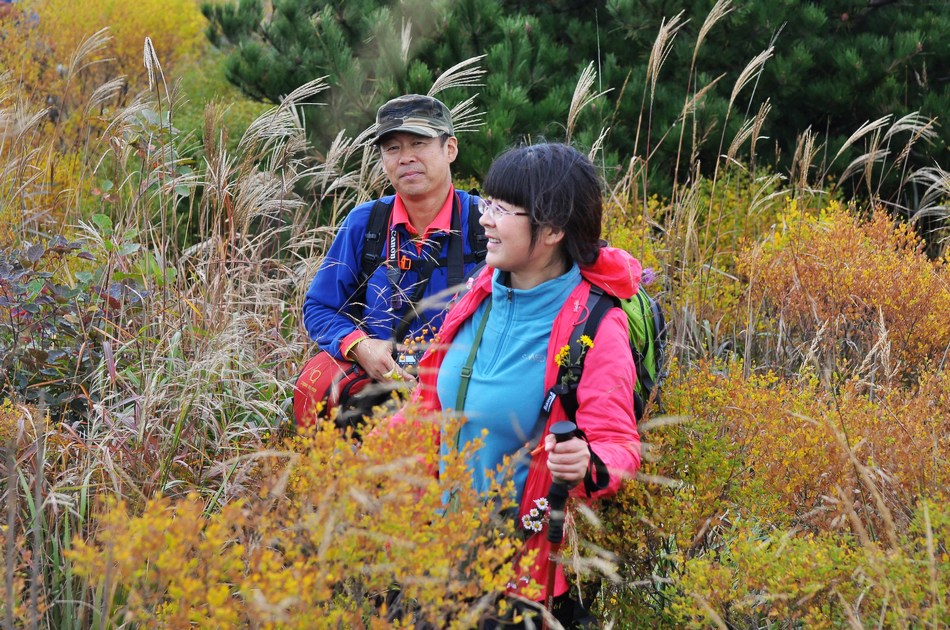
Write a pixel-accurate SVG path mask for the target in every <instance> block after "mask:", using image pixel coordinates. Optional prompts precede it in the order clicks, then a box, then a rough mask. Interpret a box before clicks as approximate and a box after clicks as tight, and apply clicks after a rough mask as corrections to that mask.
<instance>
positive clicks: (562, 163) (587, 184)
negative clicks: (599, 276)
mask: <svg viewBox="0 0 950 630" xmlns="http://www.w3.org/2000/svg"><path fill="white" fill-rule="evenodd" d="M482 190H483V192H484V194H485V196H486V197H491V198H493V199H497V200H499V201H503V202H504V201H507V202H508V203H510V204H513V205H516V206H521V207H522V208H524V209H525V211H527V213H528V215H529V216H530V219H531V247H532V249H533V248H534V246H535V244H536V243H537V241H538V238H539V236H540V230H541V228H542V227H544V226H547V227H550V228H552V229H554V230H559V231H562V232H564V240H563V241H562V242H563V245H564V253H565V255H567V257H568V258H569V259H570V260H572V261H574V262H576V263H577V264H578V265H581V266H584V265H590V264H592V263H593V262H594V261H596V260H597V255H598V253H599V252H600V229H601V226H600V223H601V219H602V217H603V213H604V201H603V191H602V188H601V183H600V178H599V177H598V176H597V171H596V170H595V169H594V165H593V164H592V163H591V161H590V159H588V158H587V156H586V155H584V154H583V153H581V152H580V151H578V150H577V149H575V148H573V147H571V146H568V145H566V144H556V143H545V144H535V145H528V146H522V147H517V148H514V149H510V150H508V151H506V152H505V153H503V154H502V155H501V156H499V157H498V158H496V159H495V161H494V162H492V165H491V167H490V168H489V169H488V174H487V175H486V176H485V182H484V184H483V185H482Z"/></svg>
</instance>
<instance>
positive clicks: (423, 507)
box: [70, 421, 540, 628]
mask: <svg viewBox="0 0 950 630" xmlns="http://www.w3.org/2000/svg"><path fill="white" fill-rule="evenodd" d="M328 426H329V424H325V425H324V427H322V428H320V429H318V430H316V431H315V432H313V433H309V434H307V435H303V436H299V437H296V438H294V439H292V440H291V441H290V442H289V443H287V445H286V447H287V448H286V449H285V450H284V449H281V450H275V451H273V452H270V453H264V454H261V456H260V457H259V464H260V468H259V470H260V471H261V475H262V478H261V481H262V483H261V485H260V486H259V491H258V492H256V493H255V494H254V495H252V496H247V497H245V498H244V499H243V500H240V501H236V502H233V503H231V504H229V505H227V506H225V507H223V508H221V509H220V510H210V509H209V508H208V506H207V505H206V502H205V501H204V500H202V499H201V498H200V497H199V496H198V495H196V494H191V495H189V496H188V497H186V498H184V499H180V500H177V501H171V500H169V499H167V498H160V499H156V500H152V501H150V502H149V503H148V504H147V505H146V506H145V509H144V511H143V512H142V513H141V514H129V513H128V511H127V509H126V508H125V506H123V505H122V504H108V503H107V504H106V505H104V507H103V515H102V517H101V518H100V521H99V528H98V530H97V531H96V532H94V536H93V537H92V538H91V539H89V540H82V539H80V538H78V537H77V539H76V540H75V541H74V545H73V547H74V550H73V551H72V552H71V553H70V558H71V561H72V563H73V568H74V570H75V571H76V572H77V573H78V574H80V575H83V576H86V577H87V578H88V579H90V580H93V581H95V582H96V583H97V584H98V585H99V587H101V588H105V589H107V591H106V592H107V593H108V596H109V598H111V601H110V603H109V610H108V614H109V615H110V616H111V618H112V619H114V620H120V619H124V620H127V621H133V622H135V623H138V624H141V625H142V626H144V627H170V626H173V627H180V626H182V625H188V624H197V625H198V626H201V627H209V626H218V627H234V626H237V625H250V626H253V627H281V628H315V627H333V628H336V627H366V625H367V624H368V627H377V628H381V627H389V624H391V623H394V622H397V621H398V620H399V619H402V620H403V621H402V622H403V623H407V624H409V625H412V623H411V622H410V621H409V620H410V619H412V620H416V621H417V622H420V623H422V622H428V623H432V624H436V625H438V626H439V627H459V628H467V627H472V626H473V625H474V624H475V623H476V622H477V620H478V619H479V618H480V617H482V616H483V615H486V614H491V612H492V611H495V610H496V609H497V608H498V607H500V608H502V609H503V608H504V601H503V600H502V601H500V602H498V603H495V599H496V598H497V597H498V596H499V595H501V594H502V593H503V592H504V590H505V588H506V585H507V584H508V582H509V581H510V580H511V579H512V576H513V575H514V568H513V567H512V562H513V561H514V560H515V559H516V558H517V557H518V553H519V550H520V542H519V540H520V539H519V538H517V537H516V536H514V535H513V534H514V528H513V522H512V521H511V519H501V518H499V517H498V514H497V508H498V507H503V506H504V503H505V502H501V504H500V505H498V506H496V505H495V504H494V503H493V502H488V503H486V502H484V501H483V500H482V499H480V498H479V497H478V496H477V494H476V493H475V492H474V490H473V489H472V488H471V483H470V473H469V472H468V468H467V466H466V465H465V464H464V459H465V458H466V457H467V456H468V452H465V453H460V454H456V456H455V457H451V458H449V460H448V462H447V466H446V470H445V471H444V473H443V474H442V475H441V479H440V480H436V479H435V478H434V476H433V475H432V470H433V468H432V467H433V466H437V465H438V462H437V459H436V458H437V453H438V449H437V447H436V446H435V444H434V442H433V439H434V433H433V431H432V425H431V424H430V423H429V422H425V421H419V422H418V423H417V422H415V421H412V422H408V423H406V424H403V425H397V426H395V427H393V428H391V429H380V431H379V432H378V433H372V434H370V435H368V436H367V438H366V439H365V442H364V443H363V445H362V447H360V448H354V447H353V445H352V444H351V443H350V442H349V441H348V440H346V439H344V438H343V437H341V436H340V435H339V433H338V432H337V431H336V430H335V429H334V428H332V426H329V428H327V427H328ZM264 471H266V474H265V473H264ZM503 490H504V489H502V488H499V492H502V496H504V491H503ZM510 491H511V488H510V487H509V488H507V492H510ZM446 493H451V494H452V495H453V497H454V500H453V502H452V503H451V505H452V506H453V507H452V508H449V509H446V506H445V504H444V498H445V496H446ZM530 560H531V558H528V557H524V558H522V559H521V561H522V562H523V563H527V562H529V561H530ZM523 566H527V565H526V564H525V565H523ZM533 588H534V590H533V592H534V593H535V594H536V595H538V596H540V593H539V591H538V590H537V587H533ZM529 592H531V591H529Z"/></svg>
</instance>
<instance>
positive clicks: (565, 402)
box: [538, 285, 616, 496]
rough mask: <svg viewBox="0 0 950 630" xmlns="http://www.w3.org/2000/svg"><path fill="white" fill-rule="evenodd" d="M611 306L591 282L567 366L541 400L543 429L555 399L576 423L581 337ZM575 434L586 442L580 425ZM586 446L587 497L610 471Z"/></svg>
mask: <svg viewBox="0 0 950 630" xmlns="http://www.w3.org/2000/svg"><path fill="white" fill-rule="evenodd" d="M614 306H616V302H615V301H614V298H612V297H610V296H609V295H607V294H606V293H604V291H603V289H601V288H600V287H597V286H595V285H591V288H590V295H589V296H588V297H587V319H585V320H584V321H583V322H581V323H579V324H577V325H576V326H574V330H573V331H572V332H571V340H570V343H569V348H570V359H569V361H568V365H566V366H565V365H562V366H560V367H559V368H558V373H557V380H556V381H555V383H554V386H553V387H551V389H549V390H548V392H547V394H545V396H544V402H543V404H542V405H541V411H540V413H539V414H538V427H540V428H543V427H544V426H545V425H546V424H547V420H548V417H549V416H550V415H551V408H552V407H553V405H554V401H555V400H558V399H560V401H561V406H562V407H563V408H564V412H565V413H566V414H567V417H568V419H570V420H571V421H573V422H574V423H575V424H577V408H578V404H577V385H578V383H579V382H580V380H581V374H582V372H583V369H584V357H585V356H586V355H587V349H588V346H587V344H585V343H584V342H583V341H582V340H581V338H582V337H584V336H586V337H588V338H590V339H593V338H594V337H595V336H596V335H597V329H598V328H599V327H600V323H601V322H602V321H603V319H604V316H605V315H606V314H607V311H609V310H610V309H611V308H613V307H614ZM578 436H579V437H581V439H583V440H584V441H585V442H586V441H587V436H586V435H584V432H583V429H582V428H581V427H580V426H578ZM588 449H589V450H590V467H589V468H588V470H587V474H586V475H585V476H584V490H585V491H586V492H587V496H591V494H593V493H594V492H595V491H597V490H602V489H604V488H606V487H607V484H608V483H610V472H609V471H608V470H607V467H606V465H604V462H603V460H602V459H601V458H600V457H599V456H598V455H597V453H595V452H594V451H593V449H590V445H589V444H588Z"/></svg>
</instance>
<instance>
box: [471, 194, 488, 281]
mask: <svg viewBox="0 0 950 630" xmlns="http://www.w3.org/2000/svg"><path fill="white" fill-rule="evenodd" d="M480 196H481V195H480V194H479V193H478V189H477V188H472V189H471V190H469V191H468V246H469V248H470V249H471V250H472V255H473V257H474V258H475V262H478V263H482V262H484V261H485V256H487V255H488V237H487V236H485V226H483V225H482V224H481V222H480V221H479V218H480V217H481V214H480V213H479V212H478V208H476V207H475V199H476V198H478V197H480Z"/></svg>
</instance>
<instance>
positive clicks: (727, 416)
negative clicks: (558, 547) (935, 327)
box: [585, 363, 950, 626]
mask: <svg viewBox="0 0 950 630" xmlns="http://www.w3.org/2000/svg"><path fill="white" fill-rule="evenodd" d="M743 372H744V371H743V369H742V365H741V364H724V363H709V364H705V365H699V366H696V368H695V369H691V370H688V371H684V370H681V369H680V368H679V367H678V366H677V365H674V366H673V368H672V372H671V377H670V379H669V380H668V381H667V383H666V386H665V389H664V405H665V407H666V411H667V412H668V413H669V414H671V415H670V416H669V417H665V418H658V419H654V420H652V421H648V422H646V423H645V424H644V425H643V426H641V434H642V439H643V441H644V443H645V447H644V459H643V466H642V469H641V472H640V477H639V479H638V480H637V481H636V482H628V483H626V484H625V485H624V486H623V488H622V489H621V492H620V493H619V494H618V496H617V498H615V499H613V500H611V501H609V502H607V503H606V504H605V505H604V506H603V508H602V510H601V517H602V518H603V521H604V525H603V528H602V529H592V528H586V529H585V536H590V538H591V540H592V541H593V542H596V543H597V544H598V545H600V546H602V547H604V548H605V549H607V550H608V551H610V552H611V553H614V554H616V555H617V557H618V564H619V566H620V567H622V568H623V570H622V574H621V577H622V579H623V581H624V583H626V584H642V583H644V580H645V581H646V583H647V584H649V586H647V587H643V586H641V587H640V588H639V589H636V590H634V591H633V592H632V593H627V594H626V595H623V590H620V591H614V592H611V596H612V597H613V600H610V599H609V598H607V599H605V603H604V609H605V610H611V611H612V612H613V613H614V614H617V615H618V618H625V617H624V615H626V616H628V618H629V616H630V615H641V616H642V615H647V616H652V618H653V620H654V622H656V623H667V624H671V625H680V624H682V623H684V622H685V621H687V620H692V621H693V622H697V623H698V620H699V619H706V620H708V619H710V617H708V616H707V612H706V607H711V608H712V609H714V610H717V611H719V614H720V615H722V616H723V617H724V618H726V617H727V616H728V615H730V614H731V615H740V616H742V617H743V618H755V616H756V615H763V616H764V617H765V618H769V619H774V618H780V619H786V620H788V619H793V620H797V621H803V622H806V623H808V624H809V625H810V624H812V623H818V622H819V621H820V620H821V619H822V618H823V617H826V618H828V619H839V620H840V619H845V618H846V617H847V612H846V611H845V607H844V605H843V604H842V603H841V601H840V600H839V594H841V595H842V596H844V597H845V600H846V601H848V602H854V601H860V600H861V598H860V593H861V592H862V591H863V590H864V589H865V588H866V587H867V586H868V585H870V587H871V588H873V589H876V590H875V593H876V596H879V597H880V598H881V601H883V599H886V593H887V591H888V589H890V588H892V585H891V582H890V581H889V580H890V579H891V578H887V579H885V577H886V576H884V575H881V574H879V572H878V568H879V566H880V563H881V562H883V560H881V559H880V558H887V562H894V563H897V559H896V558H894V557H891V556H889V555H888V554H889V553H891V552H895V551H896V552H899V553H900V554H905V556H906V557H907V558H909V557H916V558H917V559H918V561H920V554H921V544H920V542H919V534H918V535H917V536H918V541H917V542H910V538H909V537H910V536H911V535H912V534H913V532H915V531H919V529H920V527H921V526H922V524H921V522H919V519H920V518H921V515H920V514H919V513H917V512H915V509H916V507H917V506H918V505H919V501H920V500H921V498H925V499H927V500H930V501H933V502H936V505H942V506H945V505H946V499H947V498H948V492H947V490H946V488H948V487H950V375H948V374H947V373H945V372H937V373H928V374H927V375H926V376H925V377H924V378H922V379H921V381H920V382H919V383H918V385H917V386H916V387H914V388H905V387H898V386H894V387H890V388H886V389H885V388H881V389H880V390H878V391H877V395H876V396H875V397H874V398H873V399H872V398H869V397H868V396H867V395H866V392H865V390H864V388H863V386H862V384H861V383H860V382H859V381H849V382H848V383H845V384H843V385H842V386H841V387H840V388H838V389H836V390H827V389H825V388H823V387H821V386H820V384H819V382H818V380H817V379H815V378H813V377H810V376H807V375H806V376H801V377H796V378H795V379H789V378H780V377H779V376H777V375H775V374H773V373H769V372H764V373H761V374H757V373H755V372H752V373H751V374H749V375H748V376H746V375H744V373H743ZM933 509H934V511H936V512H939V514H935V513H934V512H932V513H931V517H932V518H934V519H938V518H943V519H947V518H950V515H948V514H946V512H948V511H947V510H946V508H945V507H941V508H940V509H936V508H933ZM941 510H942V511H941ZM934 535H936V534H934ZM943 536H944V540H946V536H947V532H944V534H943ZM936 544H937V551H935V552H934V553H937V554H939V553H943V552H941V551H940V544H939V543H936ZM943 544H944V545H946V542H944V543H943ZM879 556H880V558H879ZM905 561H906V562H911V561H910V560H909V559H906V560H905ZM902 566H903V565H902ZM855 570H859V571H860V574H859V575H857V576H856V574H855ZM861 576H864V577H861ZM657 579H659V580H660V581H657ZM942 579H943V582H941V584H942V586H941V588H942V589H946V588H947V587H948V584H947V580H950V576H948V575H944V576H943V578H942ZM663 580H666V581H665V582H664V581H663ZM737 580H738V587H737V588H738V592H739V594H740V595H739V597H738V598H737V597H736V596H735V595H734V593H732V592H731V588H730V585H735V584H736V583H737ZM919 587H921V584H920V583H919V581H918V583H917V587H915V588H918V590H916V591H915V590H914V589H913V588H907V589H906V592H905V594H904V595H902V597H906V601H904V599H901V601H900V602H899V603H900V605H901V606H904V607H905V608H906V607H907V606H910V605H911V604H914V602H913V597H914V596H913V593H915V592H917V593H919V592H920V590H919ZM618 593H620V595H618ZM745 593H748V595H744V594H745ZM697 594H698V598H697ZM743 598H744V599H743ZM674 601H675V602H677V604H676V607H670V606H671V603H672V602H674ZM914 605H918V607H919V609H920V611H921V613H920V614H931V612H930V611H931V610H932V609H931V608H928V605H926V604H920V603H919V602H918V603H916V604H914ZM677 611H678V612H677ZM829 611H830V612H829ZM915 614H917V613H915ZM942 614H945V613H942ZM828 615H831V616H830V617H828ZM823 623H824V622H823ZM738 625H740V626H741V625H744V623H738Z"/></svg>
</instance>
